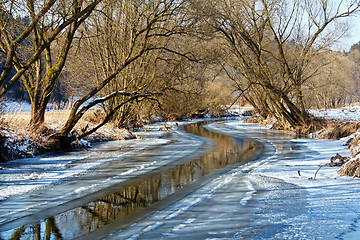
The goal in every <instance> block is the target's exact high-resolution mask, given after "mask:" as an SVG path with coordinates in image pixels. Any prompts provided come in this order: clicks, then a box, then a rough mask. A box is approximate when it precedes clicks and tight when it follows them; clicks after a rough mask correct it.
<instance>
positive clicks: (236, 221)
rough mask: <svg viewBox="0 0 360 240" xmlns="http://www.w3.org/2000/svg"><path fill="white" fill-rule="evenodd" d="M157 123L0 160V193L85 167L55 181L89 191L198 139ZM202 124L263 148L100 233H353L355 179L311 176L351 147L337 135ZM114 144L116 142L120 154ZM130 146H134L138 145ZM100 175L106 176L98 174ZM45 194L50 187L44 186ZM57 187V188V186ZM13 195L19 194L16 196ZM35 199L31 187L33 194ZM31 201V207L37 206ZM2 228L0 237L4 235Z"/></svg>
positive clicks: (195, 146) (177, 155)
mask: <svg viewBox="0 0 360 240" xmlns="http://www.w3.org/2000/svg"><path fill="white" fill-rule="evenodd" d="M159 127H160V125H158V126H156V125H155V126H151V127H149V129H148V131H147V132H144V133H143V137H144V138H146V139H148V140H131V141H125V142H121V144H120V143H119V142H112V143H107V144H105V145H99V146H98V149H97V148H96V147H95V148H94V149H93V150H90V151H88V152H87V151H76V152H72V153H71V154H62V155H59V156H47V157H46V156H43V157H39V158H36V159H32V160H31V161H30V163H29V162H27V160H17V161H14V162H10V163H9V164H8V165H7V166H6V170H2V171H1V185H0V187H1V188H2V189H1V191H0V192H1V194H4V195H3V197H4V198H7V197H8V196H9V195H11V194H15V193H25V192H26V191H29V192H35V191H34V189H32V188H38V187H43V188H44V189H47V188H46V186H48V185H49V184H52V183H56V182H65V181H63V180H65V179H67V178H71V179H76V176H77V175H81V174H83V175H84V176H86V178H85V183H84V184H81V183H74V182H73V181H72V182H71V181H70V182H71V184H68V185H67V184H66V183H64V184H59V186H61V185H65V186H66V188H67V187H72V184H75V186H73V187H72V189H73V190H74V191H71V192H72V194H75V195H76V194H79V195H81V194H86V192H88V191H90V190H89V189H88V188H93V189H100V188H104V187H106V186H108V185H107V183H109V182H110V181H111V182H113V181H121V180H122V179H123V178H126V177H131V176H132V177H136V176H138V175H140V174H142V173H145V172H148V171H150V170H151V169H155V168H159V167H160V166H161V165H164V164H167V163H170V162H173V161H175V160H176V159H181V158H183V157H184V156H186V154H188V153H191V152H193V151H199V147H200V146H201V145H202V144H204V142H203V140H201V139H199V138H196V137H191V136H189V135H187V134H183V133H178V132H175V131H174V132H173V133H166V132H159V131H154V130H156V129H158V128H159ZM173 127H174V126H173ZM206 127H207V128H208V129H210V130H211V131H218V132H222V133H224V134H228V135H232V136H234V137H236V138H242V137H251V138H253V139H256V140H258V141H260V142H262V143H263V144H264V154H263V155H262V156H261V157H260V158H259V159H256V160H254V161H250V162H248V163H246V164H243V165H240V166H238V167H235V168H234V169H232V170H229V171H228V172H227V173H225V174H222V175H220V176H217V177H215V178H214V179H209V180H208V181H206V182H205V183H204V184H202V185H201V186H198V187H197V188H194V189H195V190H193V191H192V192H190V193H189V194H188V195H186V196H185V197H184V198H182V199H180V200H178V201H176V202H175V203H173V204H171V205H170V206H167V207H164V208H162V209H159V210H157V211H156V212H153V213H151V214H150V215H149V216H147V217H146V218H144V219H142V220H139V221H137V222H136V223H134V224H132V225H131V226H129V227H127V228H125V229H121V230H119V229H118V227H117V226H116V224H115V225H114V228H113V229H112V230H111V231H110V232H111V233H110V235H108V236H107V239H358V236H359V229H360V210H359V205H360V198H358V195H359V193H360V180H359V179H354V178H347V177H339V176H338V175H337V173H336V171H337V170H338V168H330V167H323V168H321V170H320V171H319V172H318V174H317V177H316V180H315V179H313V178H314V174H315V172H316V170H317V169H318V168H319V166H320V165H322V164H324V163H328V162H329V160H330V157H331V156H334V155H335V154H336V153H339V154H341V155H343V156H348V155H349V151H348V150H346V148H345V146H344V142H342V141H334V140H319V139H305V138H296V136H295V135H294V134H291V133H288V132H281V131H272V130H269V129H266V128H263V127H259V126H257V125H254V124H243V123H242V122H241V121H236V120H235V121H234V120H233V121H228V122H215V123H212V124H210V125H207V126H206ZM152 131H154V132H153V133H152ZM155 132H156V133H155ZM153 134H155V135H153ZM168 134H170V135H169V136H168ZM178 134H180V135H181V137H180V135H178ZM180 138H181V141H179V139H180ZM119 144H120V145H119ZM122 144H124V145H122ZM126 144H129V145H126ZM101 146H104V148H105V149H104V148H102V147H101ZM160 146H161V153H159V155H158V156H156V160H155V157H154V159H149V158H148V157H147V156H146V155H143V154H145V153H144V152H146V151H147V150H149V151H151V149H152V148H154V149H155V150H154V152H156V151H158V150H159V149H156V148H157V147H160ZM101 148H102V149H101ZM119 148H121V149H122V150H123V152H122V154H120V155H119ZM96 149H97V150H96ZM129 150H130V151H129ZM94 151H98V152H97V154H99V152H101V160H100V159H99V157H98V156H97V157H95V155H96V153H95V152H94ZM134 151H135V152H134ZM136 151H138V153H141V154H138V155H137V154H136ZM120 152H121V151H120ZM154 152H153V153H152V156H154V155H153V154H154ZM199 152H201V151H199ZM93 154H94V155H93ZM126 154H129V155H126ZM131 154H134V155H137V156H138V158H137V159H138V161H136V162H133V163H132V164H131V163H129V164H126V165H125V166H124V162H122V160H121V159H123V158H125V157H128V156H130V155H131ZM141 157H143V158H144V159H143V160H141ZM127 159H128V160H129V159H131V158H130V157H129V158H127ZM139 159H140V160H139ZM28 163H29V164H28ZM106 164H108V166H110V168H107V170H106V171H109V169H110V170H111V169H116V170H117V171H116V175H112V173H111V174H110V173H109V172H102V171H104V169H105V168H102V166H103V165H106ZM33 169H35V170H36V171H33ZM93 169H96V171H94V173H93V174H98V175H96V176H94V178H92V177H91V173H92V170H93ZM119 169H120V171H119ZM298 172H300V174H301V176H299V174H298ZM2 173H4V175H3V174H2ZM85 173H86V175H85ZM89 174H90V177H89V176H88V175H89ZM99 176H100V177H103V181H104V182H101V181H100V183H99ZM96 184H102V186H101V187H100V186H99V185H96ZM17 186H19V191H18V192H17V190H16V187H17ZM5 188H6V189H5ZM54 189H57V190H58V189H59V188H54ZM8 190H9V192H8ZM66 190H68V189H65V190H63V191H66ZM6 194H7V195H6ZM46 194H47V196H48V197H49V196H51V195H50V193H49V192H46ZM54 194H55V193H54ZM56 194H59V193H58V192H57V191H56ZM18 195H21V194H17V195H15V197H16V196H18ZM25 196H26V194H25ZM13 197H14V196H13ZM9 199H11V198H9ZM16 199H18V200H19V199H20V198H16ZM21 200H24V199H21ZM36 200H37V199H36V197H35V199H34V201H33V203H34V204H35V203H36V202H37V201H36ZM165 200H166V199H165ZM6 202H7V201H6V200H4V201H2V205H1V206H2V207H4V206H5V204H6ZM13 203H14V202H10V201H9V203H8V205H6V206H10V207H11V204H13ZM38 204H40V202H39V203H38ZM43 204H44V205H46V203H43ZM56 204H58V203H56ZM23 207H24V206H23ZM41 207H42V206H41ZM33 208H34V211H38V208H40V206H33ZM4 209H5V208H4ZM11 211H14V213H9V212H8V211H6V212H5V211H3V212H2V213H1V208H0V213H1V214H0V222H1V219H4V220H6V221H7V220H8V219H9V218H10V217H12V216H14V214H15V213H16V211H20V210H19V209H11ZM15 215H16V214H15ZM18 216H20V215H18ZM101 231H102V230H100V232H101ZM96 234H97V233H95V235H93V236H96ZM90 235H91V234H90ZM0 236H1V237H2V238H4V235H1V234H0ZM9 236H11V234H10V235H9ZM84 238H88V239H95V238H96V237H95V238H92V237H91V236H84ZM65 239H66V237H65Z"/></svg>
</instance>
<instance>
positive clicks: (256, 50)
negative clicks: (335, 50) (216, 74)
mask: <svg viewBox="0 0 360 240" xmlns="http://www.w3.org/2000/svg"><path fill="white" fill-rule="evenodd" d="M201 3H202V4H196V7H197V9H200V12H201V13H202V15H204V16H206V17H207V18H208V21H209V24H212V25H213V26H214V28H215V29H216V30H217V31H218V32H219V33H220V35H221V36H222V37H223V38H224V39H225V40H226V45H227V48H226V49H225V51H226V53H227V57H226V58H225V59H224V60H223V61H222V64H223V66H224V69H225V70H226V71H227V72H228V76H229V77H230V78H231V79H233V81H234V83H235V84H236V87H237V88H238V90H239V91H240V92H241V93H242V94H244V95H246V98H247V99H248V100H249V102H250V103H251V104H253V105H254V107H255V108H256V109H257V110H258V111H259V112H260V113H262V114H263V115H267V114H271V115H273V116H275V117H276V118H277V119H278V121H279V122H280V124H282V125H283V126H284V127H291V128H295V129H296V128H298V127H301V126H306V125H307V124H308V123H309V117H308V116H307V114H306V111H305V106H304V100H303V90H302V87H303V83H304V82H306V81H307V80H308V79H310V78H311V77H313V76H314V74H316V73H317V72H318V71H319V70H320V68H321V66H319V67H318V68H316V69H311V68H309V64H310V63H311V62H312V61H313V60H314V59H316V58H315V57H316V56H318V55H320V54H322V53H323V52H324V50H326V49H328V48H329V47H330V46H331V45H332V44H333V43H334V42H335V41H336V40H337V39H338V38H339V37H341V35H342V33H343V32H342V30H343V29H345V28H342V29H340V28H339V27H338V25H337V24H340V20H341V19H342V18H345V17H348V16H350V15H352V14H354V13H356V12H358V11H359V7H360V3H359V2H358V1H348V2H347V3H348V5H346V3H345V1H340V2H339V3H335V2H333V1H328V0H320V1H310V0H295V1H287V0H280V1H278V0H276V1H275V0H251V1H242V0H229V1H213V2H211V3H210V2H206V3H205V2H203V1H201Z"/></svg>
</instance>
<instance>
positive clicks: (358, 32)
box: [339, 14, 360, 51]
mask: <svg viewBox="0 0 360 240" xmlns="http://www.w3.org/2000/svg"><path fill="white" fill-rule="evenodd" d="M349 22H350V29H349V33H348V35H349V36H345V37H344V38H343V39H342V40H341V41H340V43H341V46H339V47H340V48H341V49H343V50H345V51H347V50H349V49H350V47H351V45H353V44H355V43H358V42H359V41H360V14H358V16H356V17H351V18H349Z"/></svg>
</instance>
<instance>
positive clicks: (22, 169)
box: [0, 122, 186, 200]
mask: <svg viewBox="0 0 360 240" xmlns="http://www.w3.org/2000/svg"><path fill="white" fill-rule="evenodd" d="M185 123H186V122H181V123H180V125H182V124H185ZM167 126H168V127H169V129H168V131H175V130H176V125H175V123H168V124H167ZM161 127H163V124H162V123H157V124H152V125H149V126H146V130H145V131H142V132H138V135H139V136H140V137H141V139H129V140H125V141H111V142H107V143H98V144H95V145H94V147H93V148H90V149H86V150H85V149H78V150H73V151H67V152H59V153H47V154H44V155H40V156H36V157H32V158H23V159H16V160H13V161H9V162H6V163H2V164H1V166H2V169H1V170H0V200H4V199H6V198H8V197H10V196H13V195H20V194H24V193H26V192H30V191H34V190H36V189H39V188H44V187H46V186H49V185H51V184H55V183H59V182H61V181H63V180H64V179H69V178H74V177H77V176H82V175H84V174H86V173H89V171H91V170H92V169H96V168H97V167H99V166H101V165H102V164H105V163H108V162H111V161H119V160H121V159H124V158H126V156H128V155H131V154H136V153H137V152H140V151H144V150H145V149H148V148H151V147H155V146H160V145H164V144H167V143H168V142H169V141H170V140H169V139H165V138H163V136H164V134H166V132H167V131H161V130H159V129H160V128H161ZM99 153H102V155H101V156H99ZM151 165H152V164H151V163H139V164H138V165H136V166H134V167H133V168H129V169H126V171H125V172H123V173H120V174H121V175H129V174H131V173H135V172H137V171H139V170H142V169H145V168H148V167H151ZM78 191H81V189H80V190H78Z"/></svg>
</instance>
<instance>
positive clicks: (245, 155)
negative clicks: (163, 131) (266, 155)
mask: <svg viewBox="0 0 360 240" xmlns="http://www.w3.org/2000/svg"><path fill="white" fill-rule="evenodd" d="M203 125H205V122H202V123H193V124H189V125H186V126H185V127H184V130H185V132H187V133H188V134H191V135H194V136H195V138H194V137H192V136H189V135H188V136H187V137H188V138H189V139H191V140H192V141H190V142H186V141H185V143H184V141H183V140H182V139H177V138H178V137H180V136H177V135H174V133H171V132H170V133H168V134H167V136H165V138H168V139H170V141H168V142H166V143H165V144H163V145H161V146H156V147H153V148H150V149H148V150H146V151H143V152H139V153H138V154H136V155H132V156H129V157H128V158H125V160H124V159H123V158H121V160H119V161H118V162H117V161H116V160H115V161H111V162H110V163H107V164H103V165H101V167H99V168H96V169H93V171H92V172H91V173H90V174H89V175H88V176H86V175H85V176H80V177H77V178H76V179H67V180H66V181H64V182H61V183H58V184H56V185H54V186H51V187H47V188H45V189H41V190H38V191H35V192H31V193H30V194H24V195H22V196H15V197H11V198H9V199H6V200H5V201H2V202H0V207H1V211H0V212H6V211H8V212H9V213H10V212H13V214H9V215H8V216H7V218H6V217H3V221H2V224H1V225H0V232H1V233H2V234H1V235H0V236H1V238H3V239H74V238H79V237H83V236H87V235H88V234H94V233H95V235H96V237H105V236H106V234H108V233H107V231H114V230H119V229H123V228H126V227H128V226H130V225H131V224H132V223H134V222H135V221H137V220H139V219H142V218H144V217H146V216H147V215H149V214H150V213H151V212H153V211H156V210H158V209H161V208H164V207H166V206H169V205H170V204H172V203H174V202H176V201H177V200H179V199H181V198H183V197H184V196H185V195H187V194H189V193H190V192H192V191H194V190H195V189H197V188H199V187H200V186H201V185H203V184H205V183H206V182H209V181H210V180H211V179H214V178H215V177H217V176H219V175H221V174H222V173H224V172H227V171H229V170H230V169H231V168H234V167H235V166H237V165H238V164H241V163H244V162H247V161H249V160H251V159H253V158H255V157H256V156H258V155H259V154H260V153H261V152H262V145H261V144H260V143H258V142H256V141H254V140H250V139H246V138H239V137H234V136H229V135H225V134H222V133H218V132H215V131H210V130H208V129H206V128H204V127H203ZM193 138H194V139H195V140H194V139H193ZM189 139H188V141H189ZM196 139H197V142H196ZM199 141H200V143H199ZM192 144H193V146H192ZM169 147H170V148H169ZM172 150H174V151H178V152H179V151H180V152H179V155H178V156H174V155H173V154H174V153H169V156H170V157H171V156H174V159H167V161H164V162H165V164H162V165H161V164H160V165H159V166H158V167H156V168H153V169H151V170H150V171H144V172H143V173H141V174H137V175H136V176H134V177H131V178H126V177H125V176H126V173H131V171H129V170H128V171H125V170H126V169H127V168H126V164H124V161H129V162H132V163H140V162H148V163H157V162H161V158H160V159H157V157H159V152H160V155H161V157H164V156H165V157H169V156H166V155H167V154H166V153H167V152H169V151H172ZM106 151H110V150H109V149H106ZM111 151H112V155H114V154H116V148H111ZM183 151H184V152H186V153H187V154H185V155H184V154H183V153H182V154H181V152H183ZM102 154H104V152H101V151H99V153H98V154H97V156H96V157H94V156H93V157H92V159H94V158H101V156H102ZM175 154H176V153H175ZM179 157H180V158H179ZM130 158H131V159H130ZM69 167H71V166H69ZM128 168H129V169H131V168H130V167H129V166H128ZM117 170H118V172H117ZM119 173H120V174H119ZM109 179H113V180H114V181H113V182H112V181H104V180H109ZM119 179H121V181H118V182H117V181H116V180H119ZM81 182H82V183H81ZM97 182H106V184H102V185H103V186H101V187H97ZM79 184H80V185H84V186H94V187H95V189H96V191H94V190H93V191H90V192H89V193H88V194H86V195H85V194H80V195H77V194H76V190H78V189H79ZM74 186H76V187H74ZM80 188H81V187H80ZM72 190H73V192H75V193H74V194H71V192H72ZM61 192H63V193H64V194H65V195H67V197H66V198H64V196H63V195H59V193H61ZM15 208H19V209H21V211H14V209H15ZM4 215H6V214H4ZM109 226H111V227H109ZM105 227H106V228H105ZM104 229H106V230H105V232H104ZM97 233H98V234H97ZM95 235H94V236H95Z"/></svg>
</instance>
